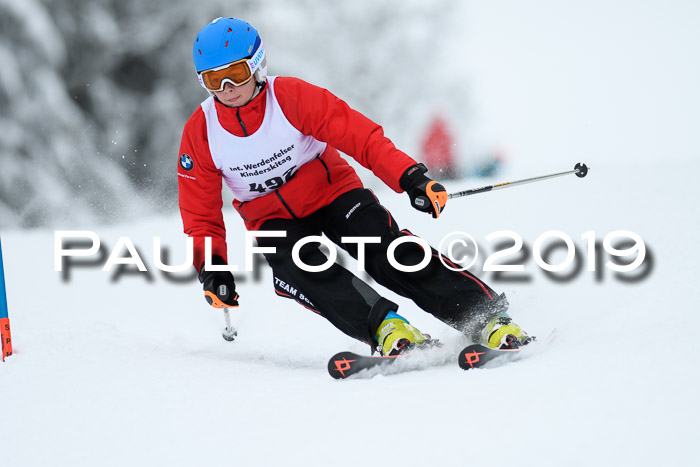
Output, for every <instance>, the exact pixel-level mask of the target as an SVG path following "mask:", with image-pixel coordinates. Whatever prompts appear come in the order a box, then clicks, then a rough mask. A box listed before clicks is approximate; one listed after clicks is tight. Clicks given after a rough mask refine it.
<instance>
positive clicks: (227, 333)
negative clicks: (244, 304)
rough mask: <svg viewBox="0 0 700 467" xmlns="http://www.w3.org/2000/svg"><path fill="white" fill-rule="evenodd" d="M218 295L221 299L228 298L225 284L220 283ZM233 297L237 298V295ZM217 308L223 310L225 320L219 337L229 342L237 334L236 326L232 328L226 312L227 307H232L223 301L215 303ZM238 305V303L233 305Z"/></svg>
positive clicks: (229, 317)
mask: <svg viewBox="0 0 700 467" xmlns="http://www.w3.org/2000/svg"><path fill="white" fill-rule="evenodd" d="M218 295H219V296H220V297H221V300H226V299H228V296H229V289H228V286H227V285H226V284H221V285H220V286H219V289H218ZM235 298H238V295H236V297H235ZM216 306H217V308H221V309H222V310H223V311H224V320H225V321H226V327H225V328H224V332H223V333H221V337H223V338H224V340H227V341H229V342H231V341H232V340H234V339H235V338H236V336H237V335H238V331H236V328H234V327H233V326H232V325H231V316H229V314H228V309H229V308H233V307H231V306H230V305H227V304H226V303H223V302H220V301H219V302H218V303H217V305H216ZM235 306H238V305H235Z"/></svg>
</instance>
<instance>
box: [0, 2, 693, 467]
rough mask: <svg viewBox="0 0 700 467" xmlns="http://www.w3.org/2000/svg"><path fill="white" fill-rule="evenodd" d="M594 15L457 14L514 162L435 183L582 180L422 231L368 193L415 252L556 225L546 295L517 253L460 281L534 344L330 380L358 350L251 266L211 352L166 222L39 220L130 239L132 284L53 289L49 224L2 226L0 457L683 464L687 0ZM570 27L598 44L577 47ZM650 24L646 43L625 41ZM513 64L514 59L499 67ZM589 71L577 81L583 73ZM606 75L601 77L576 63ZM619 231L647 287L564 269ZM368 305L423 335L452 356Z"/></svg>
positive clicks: (78, 279) (689, 233)
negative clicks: (561, 267)
mask: <svg viewBox="0 0 700 467" xmlns="http://www.w3.org/2000/svg"><path fill="white" fill-rule="evenodd" d="M594 3H595V4H596V5H595V7H591V11H592V12H590V13H589V16H585V14H587V11H588V10H586V9H585V8H583V7H581V9H580V11H578V10H565V11H560V10H556V6H557V5H561V2H553V1H546V2H541V3H538V4H537V6H536V5H532V4H530V5H528V7H527V8H526V7H524V6H523V7H522V8H521V9H519V10H518V9H517V5H520V4H521V2H514V1H508V2H469V5H470V8H471V9H470V14H471V15H472V16H470V20H469V21H470V23H469V24H467V27H465V30H469V31H471V33H470V34H472V40H473V42H471V44H472V45H471V46H470V52H472V55H471V57H472V58H473V61H471V62H470V63H471V67H473V69H472V70H470V72H471V74H470V76H471V79H472V80H473V82H474V83H475V85H476V91H475V92H476V94H477V95H478V96H481V97H480V101H479V103H478V106H479V108H480V112H477V114H476V115H475V119H476V120H478V121H480V122H482V123H481V125H482V126H481V127H480V128H478V129H477V130H478V132H479V134H481V135H484V138H486V139H487V138H490V137H493V138H494V139H501V140H502V141H503V142H505V143H507V144H509V145H510V147H511V154H513V155H514V159H513V160H512V161H511V162H512V164H511V165H510V166H509V167H510V169H509V170H507V171H505V172H503V173H502V174H500V175H499V176H498V177H497V179H494V180H476V181H475V180H468V181H459V182H457V181H455V182H451V183H449V184H447V187H448V190H449V191H457V190H460V189H464V188H471V187H475V186H480V185H483V184H487V183H490V182H500V181H505V180H514V179H519V178H525V177H530V176H536V175H541V174H545V173H550V172H555V171H559V170H568V169H570V168H572V167H573V164H574V163H575V162H578V161H583V162H586V163H588V164H589V166H590V167H591V172H590V174H589V175H588V177H587V178H585V179H583V180H579V179H577V178H575V177H573V176H568V177H565V178H559V179H555V180H551V181H546V182H542V183H538V184H533V185H528V186H523V187H516V188H512V189H508V190H503V191H498V192H492V193H488V194H482V195H478V196H475V197H471V198H464V199H458V200H451V201H450V202H449V204H448V207H447V210H446V211H445V213H444V215H443V216H441V217H440V219H439V220H437V221H435V220H432V219H429V218H428V217H427V216H425V215H423V214H421V213H418V212H417V211H414V210H412V209H411V208H410V207H409V206H408V203H407V199H406V198H405V195H397V194H394V193H393V192H391V191H389V190H387V189H378V190H377V194H378V196H379V197H380V199H381V200H382V202H383V203H384V204H385V205H386V206H387V207H388V208H389V209H390V210H391V211H392V213H393V214H394V216H395V217H396V218H397V220H398V222H399V223H400V225H401V226H402V227H406V228H409V229H411V230H412V231H413V232H414V233H415V234H417V235H421V236H423V237H425V238H426V239H428V240H429V241H430V242H431V243H432V244H433V245H437V244H438V243H439V241H440V239H441V238H443V236H444V235H446V234H447V233H449V232H453V231H466V232H469V233H470V234H472V235H473V236H474V237H475V238H476V239H477V240H478V241H479V243H480V245H481V246H484V247H485V249H486V250H487V251H488V247H489V243H488V242H487V241H486V240H485V237H486V235H488V234H489V233H491V232H494V231H497V230H503V229H507V230H512V231H514V232H517V233H518V234H520V235H521V236H522V237H523V239H524V241H525V244H526V245H528V246H530V247H531V246H532V245H533V243H534V241H535V239H536V238H537V237H538V236H539V235H541V234H542V233H544V232H546V231H548V230H552V229H555V230H560V231H562V232H565V233H567V234H568V235H570V236H571V237H572V238H573V240H574V242H575V243H576V245H577V247H578V249H577V258H580V259H581V260H582V261H584V268H583V269H582V270H581V271H579V272H578V273H577V274H573V278H572V279H570V280H568V281H563V282H555V281H553V280H552V279H550V278H548V277H547V276H546V275H545V274H544V273H543V272H542V271H541V270H539V268H538V267H537V266H536V265H535V264H534V261H533V260H532V257H531V255H530V256H529V257H528V258H529V259H528V260H527V261H526V262H525V266H526V273H527V274H529V275H530V277H531V280H530V281H529V282H504V281H496V280H495V279H494V277H493V274H492V273H483V274H481V276H482V277H483V278H484V279H485V280H486V281H487V282H489V283H490V284H491V285H493V286H494V287H495V288H496V289H497V290H498V291H499V292H505V293H506V294H507V295H508V297H509V301H510V303H511V314H512V315H513V317H514V318H515V319H516V320H517V321H518V322H519V323H520V324H522V325H523V327H525V328H526V329H527V330H528V331H529V332H530V333H531V334H534V335H538V336H545V335H546V334H547V333H549V331H550V330H551V329H552V328H557V329H558V330H559V334H558V336H557V339H556V340H555V342H554V343H553V344H552V346H551V347H550V348H549V349H548V350H547V351H546V352H543V353H541V354H538V355H536V356H533V357H532V358H528V359H525V360H523V361H520V362H517V363H513V364H510V365H507V366H503V367H498V368H491V369H487V370H480V371H474V372H469V373H465V372H463V371H461V370H460V369H459V368H458V367H457V366H456V364H455V365H453V366H450V365H448V366H442V367H439V368H434V369H429V370H425V371H420V372H412V373H405V374H400V375H392V376H376V377H374V378H371V379H358V380H350V381H335V380H332V379H331V378H330V377H329V376H328V374H327V373H326V363H327V360H328V358H329V357H330V356H331V355H333V354H334V353H335V352H337V351H340V350H353V351H356V352H366V351H367V348H366V347H365V346H364V345H362V344H359V343H357V342H355V341H352V340H351V339H349V338H347V337H346V336H344V335H343V334H341V333H340V332H339V331H337V330H335V329H334V328H333V327H332V326H331V325H330V324H329V323H327V322H326V321H325V320H323V319H322V318H320V317H318V316H316V315H314V314H313V313H310V312H308V311H307V310H305V309H304V308H302V307H300V306H298V305H296V304H294V303H293V302H291V301H288V300H284V299H281V298H278V297H276V296H275V294H274V293H273V290H272V279H271V274H270V271H269V269H267V268H266V267H261V268H260V269H259V270H258V271H259V272H258V274H239V275H238V277H239V281H238V290H239V292H240V294H241V307H240V308H239V309H237V310H235V311H234V312H233V313H232V318H233V321H234V324H235V326H236V327H237V328H238V331H239V336H238V339H237V340H236V341H235V342H231V343H229V342H225V341H224V340H223V339H222V338H221V331H222V329H223V326H224V320H223V316H222V313H221V312H220V311H217V310H214V309H212V308H211V307H209V306H208V305H207V304H206V303H205V301H204V300H203V298H202V295H201V289H200V285H199V284H198V283H197V282H196V280H194V279H193V278H190V279H192V280H189V281H186V282H183V283H175V282H173V281H170V280H166V279H165V278H164V276H163V275H162V274H161V273H160V272H158V271H157V270H156V269H155V267H154V262H153V259H152V254H153V247H152V241H153V237H155V236H160V237H162V242H163V244H164V245H165V246H167V247H168V248H169V249H170V250H171V251H172V258H171V260H170V261H169V263H179V262H182V261H184V253H183V252H182V250H183V248H184V238H183V237H184V236H183V235H182V234H181V233H180V231H181V224H180V220H179V218H178V217H177V215H176V214H175V213H164V215H163V216H162V217H158V218H152V219H147V220H143V221H141V222H139V223H133V224H125V225H112V226H102V225H94V226H91V225H84V224H82V225H65V226H59V227H58V229H66V230H92V231H95V232H96V233H97V234H98V235H99V236H100V238H101V239H102V242H103V244H104V245H105V246H106V247H107V253H109V250H110V249H111V248H112V247H113V246H114V245H115V244H116V243H117V240H118V238H119V237H122V236H127V237H130V238H131V239H132V240H133V242H134V244H135V245H136V246H137V247H138V249H139V251H140V252H141V254H142V256H143V259H144V261H145V262H146V265H147V267H148V268H149V271H150V274H143V273H138V274H136V273H135V274H124V275H121V276H118V277H116V278H115V277H113V274H112V273H107V272H101V271H100V268H101V265H102V264H104V259H106V258H103V259H102V261H101V262H96V263H95V264H93V265H92V266H89V267H81V268H73V269H71V270H70V278H69V279H67V280H63V279H62V275H61V273H58V272H56V271H54V231H53V230H51V231H21V230H15V231H3V232H2V246H3V255H4V259H5V272H6V280H7V290H8V302H9V312H10V320H11V324H12V331H13V342H14V347H15V355H13V356H12V357H10V358H8V359H7V360H6V361H5V363H3V364H1V365H0V465H1V466H2V467H24V466H36V465H56V466H95V465H99V466H112V465H114V466H117V465H118V466H123V465H137V466H141V465H144V466H145V465H149V466H152V465H168V466H181V465H182V466H191V465H240V466H267V465H290V466H295V465H313V466H316V465H319V466H320V465H339V466H344V465H368V464H369V465H386V464H389V463H391V464H394V463H403V464H407V463H408V464H428V463H430V464H431V465H440V466H463V465H473V466H486V465H495V464H498V463H503V464H506V463H507V464H512V465H519V466H560V465H572V466H591V465H600V466H603V465H616V466H617V465H620V466H627V465H635V466H639V465H643V466H651V465H698V464H700V454H698V451H697V449H696V446H695V445H696V443H697V441H696V440H697V437H698V433H700V410H699V405H700V404H699V403H698V398H697V389H696V388H697V386H698V383H699V382H700V374H699V373H700V372H699V370H698V368H700V357H698V353H697V351H696V346H697V345H696V342H697V329H698V328H699V327H700V318H699V317H698V314H697V303H698V299H699V298H700V297H699V295H700V294H699V293H698V292H699V290H698V289H699V287H698V279H697V271H698V266H697V264H698V260H699V259H700V255H699V254H698V247H697V232H698V230H699V227H700V221H699V220H698V216H697V213H696V211H695V210H694V209H695V208H696V204H697V201H698V199H700V196H699V195H700V189H699V188H698V185H697V182H696V176H697V175H696V174H697V173H699V171H700V157H699V156H700V149H699V147H698V143H697V135H696V133H697V127H698V125H697V122H698V121H699V120H698V113H697V112H698V109H700V106H699V105H696V104H697V99H698V88H697V86H696V84H695V83H697V79H696V78H697V74H698V69H699V68H698V66H697V60H696V59H695V58H693V59H692V60H691V59H688V57H686V55H685V53H687V52H688V51H689V50H697V47H698V44H699V43H700V42H699V41H697V30H698V29H697V28H692V27H691V26H692V25H693V24H694V22H695V23H696V18H697V15H694V14H690V13H691V11H686V10H687V8H688V7H689V4H690V3H692V2H690V3H686V4H685V6H684V7H683V8H681V7H678V8H675V9H673V8H671V7H670V6H669V7H668V9H664V8H661V7H657V8H651V7H649V5H650V3H649V2H620V3H619V4H618V3H615V4H614V5H613V4H610V3H609V2H605V3H604V4H603V3H602V2H594ZM589 4H590V2H588V3H581V5H589ZM642 4H643V5H644V8H642V7H639V8H637V6H639V5H642ZM491 5H492V6H491ZM499 5H500V7H499ZM693 9H694V10H697V7H693ZM595 11H598V12H601V15H600V17H598V19H599V21H597V22H596V21H594V19H595V18H594V16H595ZM628 11H629V12H630V14H629V15H627V14H626V13H627V12H628ZM654 11H657V12H659V15H657V16H654V15H650V14H649V12H654ZM668 11H673V13H674V14H673V15H670V14H666V12H668ZM602 13H605V14H602ZM642 13H643V14H642ZM684 13H687V14H684ZM582 15H584V16H582ZM671 17H672V18H673V20H674V21H675V22H674V21H670V20H669V18H671ZM582 18H584V19H585V22H584V21H583V20H582ZM601 18H607V19H606V20H603V19H601ZM562 22H563V23H564V25H563V26H562V25H561V23H562ZM592 23H594V24H595V26H596V27H595V28H587V27H586V25H587V24H592ZM576 24H580V25H579V26H578V27H575V25H576ZM479 25H481V27H477V26H479ZM557 25H559V26H557ZM555 26H557V27H556V28H555ZM646 26H649V27H646ZM657 26H658V27H657ZM601 28H602V30H601ZM591 30H593V31H595V32H596V34H597V35H594V36H592V37H593V39H591V40H590V41H587V40H586V38H589V37H591V34H589V32H590V31H591ZM650 31H651V33H653V34H654V37H655V38H656V42H653V43H654V44H658V46H657V47H647V46H648V45H649V44H648V43H646V42H644V41H642V42H641V43H638V41H635V39H634V38H635V37H636V38H643V37H647V36H645V34H646V33H647V32H650ZM606 37H607V38H611V37H613V38H617V39H620V38H623V39H624V41H623V43H622V46H621V48H622V49H624V50H626V51H630V50H631V51H633V55H632V58H633V59H634V60H633V64H641V63H647V62H645V61H644V60H645V59H646V58H649V63H652V64H653V63H660V62H659V60H661V59H663V61H662V62H661V64H662V66H659V67H658V68H654V67H651V66H650V67H649V68H648V69H647V68H644V69H638V68H636V67H635V66H632V64H630V63H627V65H625V64H624V63H623V64H622V65H620V66H619V67H618V64H619V62H618V61H617V60H616V57H617V58H619V57H620V56H621V55H620V49H619V48H616V47H612V46H610V44H611V43H612V44H614V43H615V42H614V41H613V42H611V41H606V40H604V39H605V38H606ZM594 39H595V40H594ZM676 39H677V40H678V41H677V42H674V40H676ZM666 41H670V42H669V43H667V42H666ZM678 44H681V45H683V46H684V47H678ZM567 45H570V46H571V47H567ZM487 46H488V48H487ZM477 50H482V53H481V54H480V55H479V54H478V53H476V51H477ZM489 50H490V51H491V53H489ZM571 50H577V51H579V52H580V53H579V54H578V55H576V54H570V53H569V52H570V51H571ZM641 51H646V55H645V54H641V53H642V52H641ZM638 54H641V55H638ZM575 55H576V56H578V57H579V58H581V57H588V58H587V60H588V61H589V63H586V62H585V61H584V63H579V62H576V61H575V60H574V58H572V57H574V56H575ZM690 56H691V57H694V56H696V55H693V54H692V53H691V54H690ZM596 57H597V58H596ZM628 57H629V55H628ZM516 58H517V59H518V60H520V61H518V62H517V64H518V65H517V67H515V68H513V69H507V68H504V67H505V65H504V64H508V63H514V61H515V60H516ZM595 60H600V63H599V67H598V68H595V67H590V66H589V65H591V63H590V62H591V61H592V62H595ZM594 64H595V63H594ZM562 65H563V66H562ZM606 67H613V69H612V70H611V72H610V73H609V74H604V73H602V72H601V73H598V72H596V71H595V70H599V69H606ZM556 70H563V71H562V73H561V74H559V75H556V76H553V75H552V73H553V72H554V71H556ZM650 71H655V73H651V74H650ZM606 78H607V79H606ZM632 78H633V79H634V80H633V79H632ZM566 83H570V84H571V85H570V86H569V91H571V92H567V87H566V86H565V84H566ZM586 83H590V88H586V87H585V84H586ZM630 86H631V88H630ZM574 89H575V90H576V92H573V91H572V90H574ZM567 96H569V97H568V98H567ZM567 99H568V100H567ZM638 99H639V100H638ZM644 102H647V103H649V102H652V103H653V104H654V105H653V106H651V107H645V106H644V105H643V104H644ZM607 104H610V105H607ZM666 149H668V150H666ZM363 177H365V178H368V177H367V174H366V173H363ZM368 181H369V179H368ZM373 186H375V185H373ZM144 202H148V200H144ZM227 222H228V223H229V243H230V248H231V257H232V260H233V261H234V262H237V263H238V264H239V265H241V266H242V265H243V262H244V253H243V241H242V230H241V229H242V223H241V222H240V220H239V219H237V218H236V216H235V213H234V212H233V211H232V210H231V209H230V208H229V209H228V210H227ZM620 229H624V230H630V231H633V232H635V233H637V234H639V235H641V236H642V238H643V239H644V241H645V243H646V245H647V247H648V252H649V257H648V258H647V261H646V262H645V264H644V267H645V268H648V269H647V270H648V274H647V276H646V278H645V279H642V280H638V281H628V282H625V281H623V280H621V279H620V277H619V276H617V275H615V274H613V273H612V272H611V271H610V270H608V269H605V268H604V269H603V272H602V274H601V277H600V279H599V280H598V279H597V277H598V276H597V274H596V273H591V272H587V271H586V270H585V242H583V241H582V240H581V235H582V234H583V233H584V232H587V231H590V230H594V231H595V232H596V238H597V239H598V240H602V238H603V237H604V236H605V235H606V234H607V233H609V232H612V231H615V230H620ZM559 253H561V252H559ZM122 255H123V256H124V255H125V253H124V252H122ZM557 258H558V256H557V255H555V257H554V258H553V259H552V262H556V261H557ZM481 259H482V260H483V256H482V258H481ZM559 259H560V258H559ZM607 259H608V258H607V256H606V255H604V256H603V262H605V261H607ZM346 265H347V267H348V268H350V269H351V270H354V268H355V264H354V263H353V262H350V261H348V262H347V263H346ZM478 267H479V265H478V264H477V269H476V270H475V272H477V273H478ZM568 272H570V271H568V270H567V271H564V272H563V273H562V274H567V273H568ZM636 275H637V273H630V274H628V275H623V277H632V276H636ZM507 277H508V276H507ZM381 290H382V291H383V289H381ZM383 292H384V291H383ZM386 295H387V296H388V297H389V298H392V299H395V300H397V301H398V302H399V303H400V304H401V313H402V314H404V315H405V316H406V317H408V318H409V319H410V320H411V321H412V323H414V324H415V325H416V326H417V327H418V328H419V329H421V330H422V331H424V332H428V333H430V334H431V335H433V336H434V337H437V338H439V339H441V340H442V341H444V342H446V343H447V344H448V345H454V346H459V345H460V344H461V343H463V338H462V337H461V336H460V335H459V334H458V333H457V332H456V331H454V330H452V329H450V328H449V327H447V326H445V325H443V324H442V323H440V322H438V321H437V320H435V319H433V318H432V317H431V316H429V315H427V314H425V313H423V312H421V311H420V310H417V309H416V308H415V306H412V305H411V304H410V303H408V302H407V301H406V300H403V299H400V298H397V297H395V296H394V295H393V294H390V293H388V292H387V293H386Z"/></svg>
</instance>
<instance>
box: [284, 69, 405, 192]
mask: <svg viewBox="0 0 700 467" xmlns="http://www.w3.org/2000/svg"><path fill="white" fill-rule="evenodd" d="M274 88H275V89H274V91H275V96H276V97H277V101H278V102H279V104H280V107H281V108H282V111H283V112H284V115H285V116H286V117H287V120H289V123H291V124H292V125H293V126H294V127H295V128H296V129H297V130H299V131H300V132H302V133H303V134H305V135H311V136H313V137H314V138H316V139H317V140H319V141H324V142H326V143H328V144H330V145H331V146H333V147H334V148H336V149H338V150H340V151H342V152H343V153H345V154H347V155H349V156H351V157H353V158H354V159H355V160H357V161H358V162H359V163H360V164H362V165H363V166H364V167H365V168H368V169H370V170H371V171H372V172H374V174H375V175H376V176H377V177H379V178H380V179H381V180H382V181H383V182H384V183H386V184H387V185H388V186H389V187H391V188H392V189H393V190H395V191H396V192H397V193H401V192H402V191H403V190H402V189H401V187H400V186H399V178H400V177H401V175H402V174H403V173H404V172H405V171H406V169H408V168H409V167H411V166H412V165H415V164H416V161H415V160H413V159H412V158H411V157H409V156H408V155H406V154H405V153H403V152H402V151H399V150H398V149H396V147H395V146H394V143H392V142H391V140H390V139H389V138H387V137H386V136H384V130H383V129H382V127H381V126H379V125H378V124H376V123H374V122H373V121H372V120H370V119H369V118H367V117H365V116H364V115H362V114H361V113H360V112H357V111H356V110H353V109H351V108H350V106H348V104H346V103H345V102H344V101H343V100H341V99H339V98H338V97H336V96H334V95H333V94H331V93H330V92H329V91H327V90H326V89H323V88H320V87H318V86H314V85H312V84H309V83H307V82H305V81H302V80H300V79H297V78H290V77H279V78H277V79H275V85H274Z"/></svg>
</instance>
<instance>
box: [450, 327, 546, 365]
mask: <svg viewBox="0 0 700 467" xmlns="http://www.w3.org/2000/svg"><path fill="white" fill-rule="evenodd" d="M556 332H557V330H556V329H555V330H554V331H552V333H551V334H550V335H549V337H547V339H546V340H545V341H544V343H545V344H550V343H551V342H552V340H553V339H554V336H555V335H556ZM538 343H539V341H534V342H533V343H531V344H528V345H525V346H523V347H519V348H517V349H492V348H490V347H487V346H485V345H481V344H472V345H468V346H466V347H465V348H464V349H462V351H461V352H460V353H459V357H458V360H457V361H458V363H459V367H460V368H462V369H463V370H472V369H474V368H481V367H482V366H484V365H486V364H487V363H488V362H490V361H492V360H496V359H498V360H501V361H503V362H504V363H506V362H509V361H511V360H516V359H517V358H518V357H519V356H520V355H521V354H522V352H526V353H530V352H533V351H535V350H536V348H538Z"/></svg>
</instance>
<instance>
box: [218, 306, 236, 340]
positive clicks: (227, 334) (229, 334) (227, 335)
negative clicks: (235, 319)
mask: <svg viewBox="0 0 700 467" xmlns="http://www.w3.org/2000/svg"><path fill="white" fill-rule="evenodd" d="M224 320H226V327H225V328H224V332H223V333H221V337H223V338H224V339H225V340H227V341H229V342H231V341H232V340H234V339H235V338H236V336H237V335H238V331H236V328H234V327H233V326H231V317H230V316H229V314H228V308H224Z"/></svg>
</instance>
